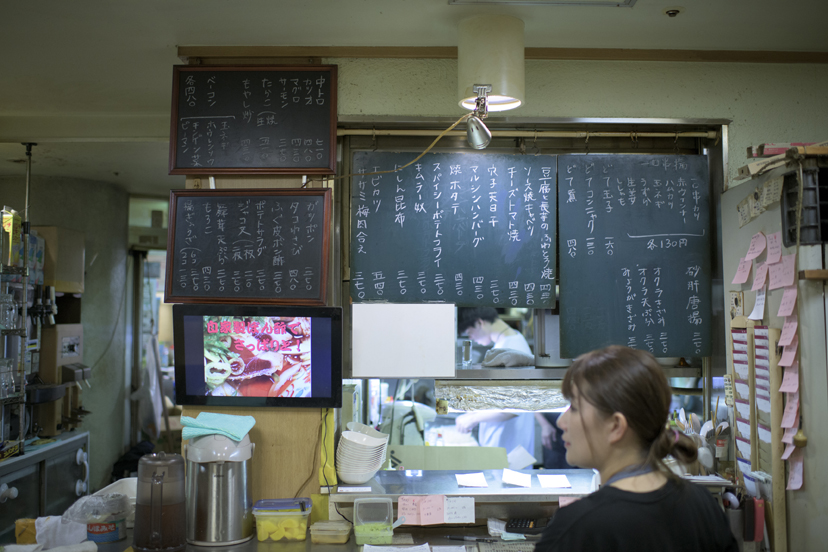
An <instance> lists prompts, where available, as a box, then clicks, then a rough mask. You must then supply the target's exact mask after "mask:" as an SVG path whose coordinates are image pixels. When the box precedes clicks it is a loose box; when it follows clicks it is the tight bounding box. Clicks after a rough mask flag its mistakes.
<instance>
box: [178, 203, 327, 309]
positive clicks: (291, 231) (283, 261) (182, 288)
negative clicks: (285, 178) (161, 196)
mask: <svg viewBox="0 0 828 552" xmlns="http://www.w3.org/2000/svg"><path fill="white" fill-rule="evenodd" d="M330 210H331V192H330V190H322V189H314V190H301V189H288V190H261V189H259V190H174V191H172V192H171V194H170V225H169V237H168V241H167V243H168V244H169V254H168V255H167V278H166V284H167V285H166V293H165V300H166V301H167V302H170V303H248V302H253V303H257V304H260V303H270V304H295V305H322V304H325V291H326V287H327V273H328V263H327V260H328V242H329V237H328V236H329V231H330V222H329V221H330V219H331V213H330Z"/></svg>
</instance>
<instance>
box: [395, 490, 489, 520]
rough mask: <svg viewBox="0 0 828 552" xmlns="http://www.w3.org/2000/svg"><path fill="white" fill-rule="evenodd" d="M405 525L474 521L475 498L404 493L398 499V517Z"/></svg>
mask: <svg viewBox="0 0 828 552" xmlns="http://www.w3.org/2000/svg"><path fill="white" fill-rule="evenodd" d="M402 517H405V521H404V522H403V525H438V524H440V523H474V498H473V497H467V496H444V495H426V496H413V495H403V496H400V498H399V499H398V500H397V518H398V519H399V518H402Z"/></svg>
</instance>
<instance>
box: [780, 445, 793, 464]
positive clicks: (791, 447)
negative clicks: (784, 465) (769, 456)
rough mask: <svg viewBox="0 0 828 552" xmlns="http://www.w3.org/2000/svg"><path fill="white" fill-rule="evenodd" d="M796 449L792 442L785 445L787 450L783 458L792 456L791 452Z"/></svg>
mask: <svg viewBox="0 0 828 552" xmlns="http://www.w3.org/2000/svg"><path fill="white" fill-rule="evenodd" d="M794 450H796V447H795V446H794V445H793V444H790V445H788V446H786V447H785V452H783V453H782V460H787V459H788V458H790V457H791V453H792V452H793V451H794Z"/></svg>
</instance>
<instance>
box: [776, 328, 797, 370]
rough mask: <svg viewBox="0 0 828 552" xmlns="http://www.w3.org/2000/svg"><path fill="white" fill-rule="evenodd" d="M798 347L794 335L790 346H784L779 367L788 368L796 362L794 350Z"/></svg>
mask: <svg viewBox="0 0 828 552" xmlns="http://www.w3.org/2000/svg"><path fill="white" fill-rule="evenodd" d="M797 347H799V337H798V336H796V335H794V336H793V339H792V340H791V344H790V345H786V346H785V350H784V351H783V352H782V358H781V359H779V366H790V365H792V364H793V363H794V362H795V361H796V348H797Z"/></svg>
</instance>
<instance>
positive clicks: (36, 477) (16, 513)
mask: <svg viewBox="0 0 828 552" xmlns="http://www.w3.org/2000/svg"><path fill="white" fill-rule="evenodd" d="M3 483H5V484H6V485H8V486H9V488H10V489H17V498H7V499H6V501H5V502H3V503H2V504H0V543H11V542H14V520H16V519H20V518H36V517H38V516H39V515H40V464H34V465H31V466H27V467H25V468H21V469H19V470H17V471H13V472H11V473H9V474H6V475H4V476H2V477H0V485H2V484H3Z"/></svg>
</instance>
